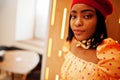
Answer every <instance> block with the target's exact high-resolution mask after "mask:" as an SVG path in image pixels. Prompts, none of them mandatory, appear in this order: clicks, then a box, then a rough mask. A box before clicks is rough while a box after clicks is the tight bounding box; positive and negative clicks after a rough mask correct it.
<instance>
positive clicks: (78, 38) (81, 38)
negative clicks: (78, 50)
mask: <svg viewBox="0 0 120 80" xmlns="http://www.w3.org/2000/svg"><path fill="white" fill-rule="evenodd" d="M75 38H76V39H77V40H80V41H81V40H86V39H87V38H85V37H82V36H75Z"/></svg>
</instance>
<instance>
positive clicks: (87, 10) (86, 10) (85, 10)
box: [80, 9, 95, 13]
mask: <svg viewBox="0 0 120 80" xmlns="http://www.w3.org/2000/svg"><path fill="white" fill-rule="evenodd" d="M80 12H81V13H84V12H95V10H91V9H84V10H81V11H80Z"/></svg>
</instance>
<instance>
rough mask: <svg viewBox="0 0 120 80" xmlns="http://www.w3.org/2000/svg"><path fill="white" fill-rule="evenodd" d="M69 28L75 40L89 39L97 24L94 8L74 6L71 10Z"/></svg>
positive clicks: (81, 5)
mask: <svg viewBox="0 0 120 80" xmlns="http://www.w3.org/2000/svg"><path fill="white" fill-rule="evenodd" d="M70 14H71V19H70V26H71V29H72V31H73V33H74V36H75V37H76V38H77V40H85V39H88V38H90V37H91V36H92V35H93V34H94V32H95V30H96V24H97V15H96V11H95V8H93V7H91V6H88V5H86V4H75V5H74V6H73V7H72V9H71V12H70Z"/></svg>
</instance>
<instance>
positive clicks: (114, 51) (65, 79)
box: [60, 38, 120, 80]
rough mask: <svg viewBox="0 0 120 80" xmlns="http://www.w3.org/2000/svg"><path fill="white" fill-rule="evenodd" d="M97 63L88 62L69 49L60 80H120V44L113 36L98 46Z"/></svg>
mask: <svg viewBox="0 0 120 80" xmlns="http://www.w3.org/2000/svg"><path fill="white" fill-rule="evenodd" d="M96 54H97V58H98V59H99V62H98V63H97V64H95V63H92V62H87V61H85V60H82V59H80V58H78V57H76V56H75V55H74V54H73V53H71V52H70V51H68V53H67V54H66V55H65V61H64V64H63V66H62V68H61V79H60V80H120V45H119V44H118V43H117V42H116V41H114V40H113V39H111V38H108V39H105V40H104V41H103V42H102V44H101V45H99V46H98V47H97V53H96Z"/></svg>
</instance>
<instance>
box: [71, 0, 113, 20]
mask: <svg viewBox="0 0 120 80" xmlns="http://www.w3.org/2000/svg"><path fill="white" fill-rule="evenodd" d="M75 4H87V5H89V6H92V7H94V8H95V9H97V10H98V11H100V12H101V13H102V14H103V16H104V17H105V18H106V17H107V15H110V14H112V11H113V6H112V3H111V2H110V1H109V0H73V1H72V5H71V8H72V7H73V6H74V5H75Z"/></svg>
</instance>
